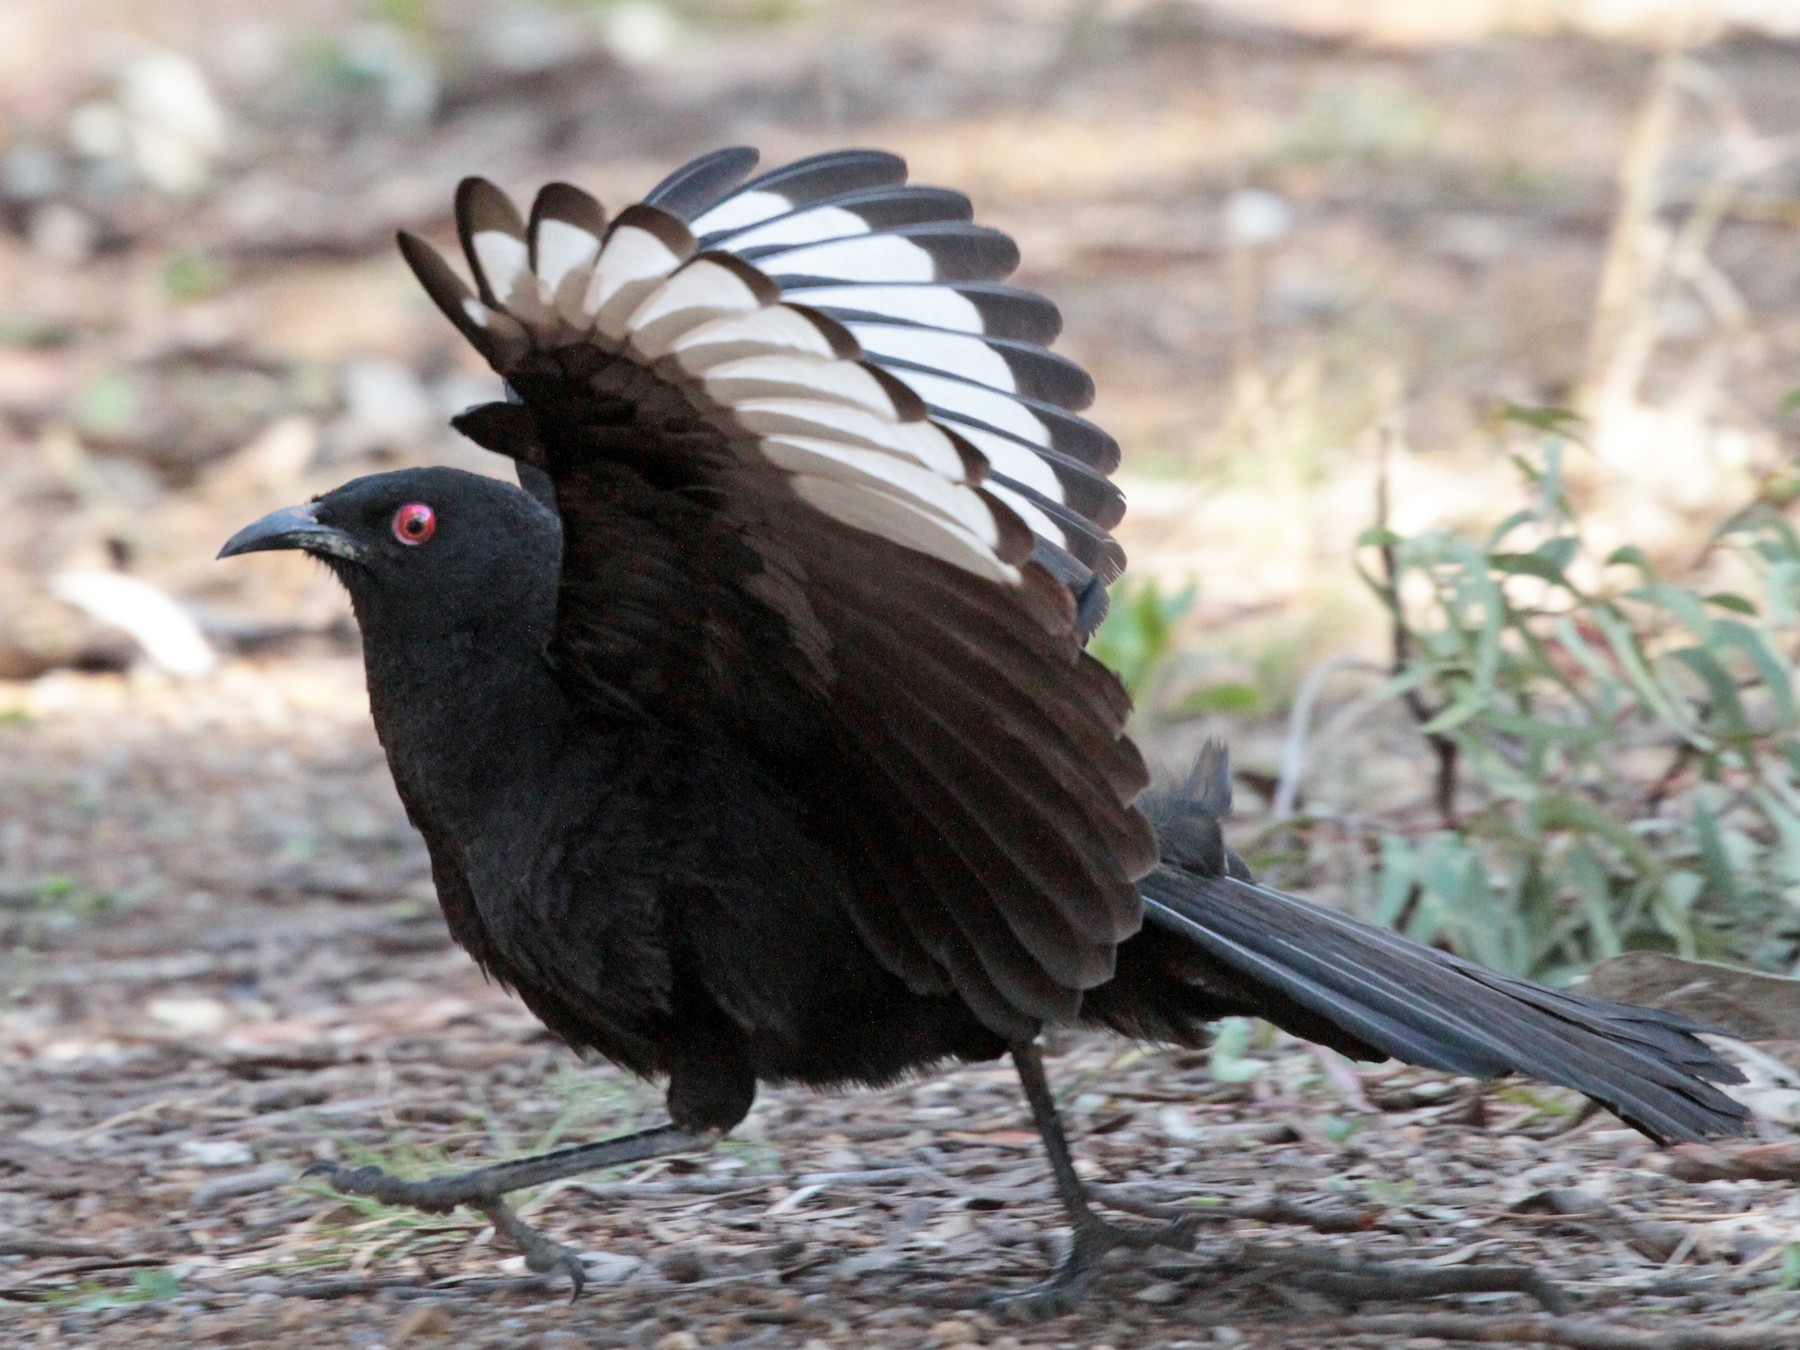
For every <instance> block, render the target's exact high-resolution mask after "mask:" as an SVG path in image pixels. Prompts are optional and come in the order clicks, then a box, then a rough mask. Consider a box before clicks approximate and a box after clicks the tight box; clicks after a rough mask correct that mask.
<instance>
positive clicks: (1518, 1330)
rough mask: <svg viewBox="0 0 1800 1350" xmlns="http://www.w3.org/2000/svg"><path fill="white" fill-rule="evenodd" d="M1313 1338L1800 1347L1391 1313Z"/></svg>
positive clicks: (1320, 1331)
mask: <svg viewBox="0 0 1800 1350" xmlns="http://www.w3.org/2000/svg"><path fill="white" fill-rule="evenodd" d="M1293 1329H1294V1330H1296V1331H1299V1330H1302V1329H1304V1330H1305V1331H1306V1332H1307V1333H1308V1334H1311V1335H1330V1336H1339V1337H1346V1336H1375V1337H1379V1338H1381V1340H1382V1341H1383V1342H1384V1343H1390V1342H1397V1341H1399V1340H1401V1339H1402V1338H1408V1337H1421V1338H1423V1337H1435V1338H1436V1339H1438V1340H1441V1341H1475V1342H1479V1343H1484V1344H1488V1345H1495V1344H1503V1345H1560V1346H1569V1347H1572V1350H1786V1347H1791V1346H1792V1345H1793V1344H1794V1328H1793V1327H1791V1326H1787V1327H1680V1328H1676V1329H1673V1330H1667V1331H1651V1330H1649V1329H1648V1328H1645V1327H1633V1326H1621V1325H1619V1324H1617V1323H1611V1322H1595V1321H1591V1320H1589V1319H1587V1318H1575V1317H1542V1316H1538V1315H1535V1314H1531V1313H1521V1314H1515V1315H1510V1316H1509V1315H1505V1314H1501V1315H1499V1316H1491V1317H1484V1316H1481V1315H1479V1314H1475V1313H1386V1314H1381V1315H1379V1316H1369V1317H1343V1318H1337V1319H1335V1320H1333V1321H1330V1322H1324V1323H1312V1324H1308V1325H1306V1326H1305V1327H1304V1328H1301V1327H1299V1326H1295V1327H1294V1328H1293Z"/></svg>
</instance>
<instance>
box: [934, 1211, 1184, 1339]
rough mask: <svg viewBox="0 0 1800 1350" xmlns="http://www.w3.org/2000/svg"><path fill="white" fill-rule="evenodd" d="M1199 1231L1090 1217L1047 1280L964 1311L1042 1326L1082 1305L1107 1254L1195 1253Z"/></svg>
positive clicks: (979, 1299)
mask: <svg viewBox="0 0 1800 1350" xmlns="http://www.w3.org/2000/svg"><path fill="white" fill-rule="evenodd" d="M1197 1227H1198V1225H1197V1222H1196V1221H1195V1220H1193V1219H1176V1220H1174V1221H1173V1222H1171V1223H1163V1224H1120V1223H1108V1222H1107V1221H1106V1220H1105V1219H1101V1218H1099V1217H1097V1216H1094V1215H1092V1214H1090V1215H1089V1216H1088V1217H1087V1218H1086V1219H1085V1220H1084V1221H1082V1222H1080V1223H1077V1224H1076V1225H1075V1231H1074V1234H1073V1236H1072V1238H1071V1240H1070V1243H1069V1250H1068V1252H1067V1253H1066V1254H1065V1255H1064V1256H1063V1259H1062V1260H1061V1261H1059V1262H1058V1263H1057V1266H1056V1269H1055V1271H1053V1272H1052V1273H1051V1275H1050V1277H1049V1278H1048V1279H1046V1280H1043V1281H1041V1282H1040V1283H1038V1284H1034V1285H1032V1286H1031V1287H1030V1288H1029V1289H1021V1290H1018V1291H1016V1292H1013V1293H998V1292H995V1293H984V1294H978V1295H976V1296H975V1297H974V1298H972V1299H968V1300H966V1301H965V1302H964V1306H967V1307H976V1308H980V1309H981V1310H982V1311H984V1312H987V1313H990V1314H992V1315H993V1316H994V1317H996V1318H999V1319H1000V1320H1002V1321H1006V1322H1042V1321H1046V1320H1048V1319H1049V1318H1052V1317H1061V1316H1063V1315H1064V1314H1065V1313H1069V1312H1073V1311H1074V1310H1075V1308H1076V1306H1077V1305H1079V1304H1080V1302H1081V1300H1082V1297H1083V1296H1084V1295H1085V1294H1086V1293H1087V1289H1088V1286H1089V1285H1090V1284H1092V1283H1093V1280H1094V1275H1095V1273H1096V1272H1097V1271H1098V1270H1099V1269H1100V1264H1101V1262H1102V1261H1104V1260H1105V1259H1106V1254H1107V1253H1108V1252H1111V1251H1115V1250H1122V1251H1145V1250H1148V1249H1149V1248H1151V1247H1168V1248H1170V1249H1172V1250H1174V1251H1182V1252H1188V1251H1192V1250H1193V1249H1194V1234H1195V1232H1196V1230H1197Z"/></svg>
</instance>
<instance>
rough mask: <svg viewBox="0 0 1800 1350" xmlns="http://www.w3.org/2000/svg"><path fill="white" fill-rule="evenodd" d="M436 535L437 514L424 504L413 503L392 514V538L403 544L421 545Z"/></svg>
mask: <svg viewBox="0 0 1800 1350" xmlns="http://www.w3.org/2000/svg"><path fill="white" fill-rule="evenodd" d="M436 533H437V513H436V512H435V511H433V510H432V509H431V508H430V507H429V506H427V505H425V503H424V502H413V503H411V504H410V505H407V506H403V507H401V508H400V509H399V510H398V511H396V512H394V538H396V539H398V540H399V541H400V542H401V543H403V544H422V543H424V542H425V541H426V540H427V539H429V538H431V536H432V535H434V534H436Z"/></svg>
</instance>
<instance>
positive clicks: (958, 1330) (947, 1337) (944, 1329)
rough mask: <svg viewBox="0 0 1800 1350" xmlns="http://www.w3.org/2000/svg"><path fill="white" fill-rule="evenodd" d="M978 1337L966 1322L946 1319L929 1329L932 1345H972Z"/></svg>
mask: <svg viewBox="0 0 1800 1350" xmlns="http://www.w3.org/2000/svg"><path fill="white" fill-rule="evenodd" d="M979 1339H980V1337H979V1336H978V1335H977V1334H976V1332H975V1328H974V1327H972V1326H970V1325H969V1323H967V1322H961V1321H958V1320H957V1319H955V1318H946V1319H945V1320H944V1321H942V1322H939V1323H938V1324H937V1325H936V1326H934V1327H933V1328H932V1329H931V1343H932V1344H933V1345H973V1344H975V1342H976V1341H978V1340H979Z"/></svg>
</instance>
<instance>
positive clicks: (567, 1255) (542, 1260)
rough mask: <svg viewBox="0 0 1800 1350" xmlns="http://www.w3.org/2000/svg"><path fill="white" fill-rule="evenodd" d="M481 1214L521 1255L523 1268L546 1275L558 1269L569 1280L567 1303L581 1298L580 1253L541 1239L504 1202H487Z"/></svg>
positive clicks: (584, 1279) (584, 1273) (583, 1280)
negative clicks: (523, 1261)
mask: <svg viewBox="0 0 1800 1350" xmlns="http://www.w3.org/2000/svg"><path fill="white" fill-rule="evenodd" d="M481 1212H482V1213H483V1214H485V1215H487V1216H488V1219H489V1220H490V1221H491V1222H492V1223H493V1225H494V1231H495V1232H497V1233H504V1234H505V1235H506V1237H507V1238H508V1239H509V1240H510V1241H511V1242H512V1244H513V1245H514V1246H515V1247H517V1248H518V1249H519V1250H520V1251H521V1252H523V1253H524V1255H525V1265H526V1266H527V1268H529V1269H531V1270H534V1271H536V1272H537V1273H538V1274H539V1275H550V1274H553V1273H554V1272H556V1271H559V1270H560V1271H563V1272H565V1273H566V1274H567V1275H568V1277H569V1285H570V1288H569V1302H571V1303H573V1302H574V1301H575V1300H576V1299H578V1298H580V1297H581V1288H582V1286H583V1285H584V1284H586V1283H587V1271H586V1270H585V1269H584V1268H583V1266H582V1264H581V1255H580V1253H578V1252H577V1251H576V1250H575V1249H574V1248H573V1247H565V1246H563V1244H562V1243H560V1242H557V1241H556V1240H555V1239H553V1238H547V1237H545V1236H544V1235H543V1234H542V1233H540V1232H538V1230H537V1229H535V1228H533V1227H532V1226H531V1225H530V1224H528V1223H526V1222H525V1220H523V1219H521V1218H520V1217H519V1216H518V1215H517V1214H515V1213H513V1211H512V1206H511V1205H509V1204H507V1203H506V1201H504V1200H490V1201H489V1202H488V1203H487V1204H485V1205H482V1206H481Z"/></svg>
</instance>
